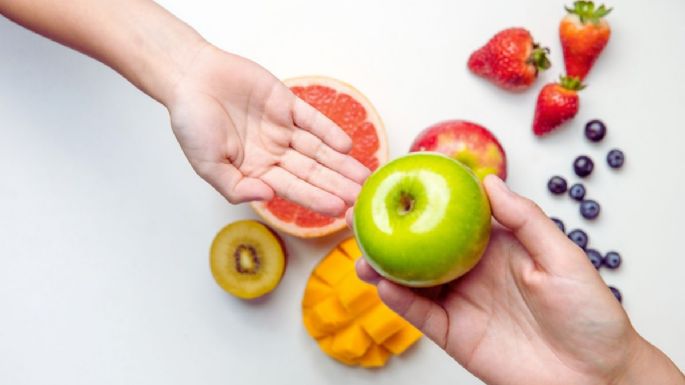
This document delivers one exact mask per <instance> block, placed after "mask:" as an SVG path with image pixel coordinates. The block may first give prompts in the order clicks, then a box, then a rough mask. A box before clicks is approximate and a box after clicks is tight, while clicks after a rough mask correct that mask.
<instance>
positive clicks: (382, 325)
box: [360, 305, 407, 344]
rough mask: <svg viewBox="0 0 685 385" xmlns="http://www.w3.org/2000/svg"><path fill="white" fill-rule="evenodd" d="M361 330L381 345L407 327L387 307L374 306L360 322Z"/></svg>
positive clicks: (405, 323) (402, 320) (400, 318)
mask: <svg viewBox="0 0 685 385" xmlns="http://www.w3.org/2000/svg"><path fill="white" fill-rule="evenodd" d="M360 323H361V326H362V328H364V331H366V332H367V333H368V334H369V336H370V337H371V338H372V339H373V340H374V342H376V343H377V344H382V343H383V342H384V341H385V340H386V339H388V337H390V336H392V335H393V334H395V333H397V332H399V331H400V329H402V328H403V327H405V326H406V325H407V321H405V320H404V319H402V317H400V316H399V315H397V313H395V312H394V311H392V310H390V308H388V307H387V306H381V305H379V306H374V307H373V309H371V310H370V311H369V312H368V313H366V314H365V315H364V317H363V318H362V319H361V321H360Z"/></svg>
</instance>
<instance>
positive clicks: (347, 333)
mask: <svg viewBox="0 0 685 385" xmlns="http://www.w3.org/2000/svg"><path fill="white" fill-rule="evenodd" d="M372 342H373V341H371V338H370V337H369V336H368V335H367V334H366V333H365V332H364V330H362V328H361V327H360V326H359V325H357V324H354V323H353V324H350V326H348V327H346V328H345V329H343V330H341V331H339V332H338V333H336V334H335V336H334V337H333V345H332V346H331V350H332V351H333V353H334V354H335V356H336V357H345V358H349V359H355V358H359V357H361V356H363V355H364V353H366V351H367V350H368V349H369V346H371V343H372Z"/></svg>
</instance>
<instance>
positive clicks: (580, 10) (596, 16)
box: [565, 1, 612, 24]
mask: <svg viewBox="0 0 685 385" xmlns="http://www.w3.org/2000/svg"><path fill="white" fill-rule="evenodd" d="M565 8H566V11H567V12H568V13H570V14H574V15H578V17H579V18H580V22H581V23H583V24H587V23H588V22H590V23H592V24H599V21H600V20H602V18H603V17H604V16H606V15H608V14H609V12H611V10H612V8H607V7H605V6H604V4H602V5H600V6H599V7H596V8H595V3H593V2H592V1H575V2H573V8H569V7H565Z"/></svg>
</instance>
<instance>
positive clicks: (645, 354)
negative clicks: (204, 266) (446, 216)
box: [348, 176, 685, 385]
mask: <svg viewBox="0 0 685 385" xmlns="http://www.w3.org/2000/svg"><path fill="white" fill-rule="evenodd" d="M484 184H485V187H486V190H487V193H488V196H489V198H490V203H491V206H492V211H493V215H494V217H495V219H496V220H497V222H498V223H495V224H494V225H493V231H492V235H491V241H490V244H489V245H488V248H487V250H486V252H485V254H484V255H483V257H482V260H481V261H480V262H479V264H478V265H476V267H475V268H474V269H473V270H472V271H470V272H469V273H468V274H466V275H465V276H464V277H462V278H460V279H458V280H456V281H454V282H452V283H450V284H447V285H445V286H444V287H443V288H442V291H441V292H440V294H439V295H437V296H436V295H434V294H435V289H433V290H429V292H432V293H433V295H426V293H427V292H426V291H425V290H415V289H410V288H407V287H403V286H398V285H396V284H394V283H392V282H390V281H387V280H385V279H382V278H381V277H380V276H379V275H378V274H377V273H376V272H375V271H373V270H372V268H371V267H370V265H369V264H368V263H366V262H365V261H364V260H363V259H360V260H359V262H358V265H357V273H358V274H359V276H360V277H361V278H362V279H363V280H365V281H367V282H370V283H375V284H377V287H378V293H379V295H380V297H381V299H382V300H383V302H384V303H386V304H387V305H388V306H389V307H390V308H392V309H393V310H395V311H396V312H397V313H398V314H400V315H402V316H403V317H405V318H406V319H407V320H408V321H409V322H411V323H412V324H414V325H415V326H416V327H418V328H419V329H420V330H421V331H422V332H423V333H424V334H425V335H426V336H428V337H429V338H430V339H432V340H433V341H434V342H435V343H437V344H438V345H439V346H440V347H441V348H443V349H444V350H445V351H446V352H447V353H448V354H449V355H450V356H452V357H453V358H454V359H455V360H456V361H457V362H459V363H460V364H461V365H462V366H464V367H465V368H466V369H467V370H468V371H470V372H471V373H473V374H474V375H476V376H477V377H479V378H480V379H482V380H483V381H484V382H486V383H487V384H490V385H499V384H502V385H504V384H506V385H519V384H520V385H537V384H541V385H542V384H544V385H552V384H564V385H572V384H579V385H580V384H584V385H585V384H639V383H650V384H651V383H655V384H656V383H659V384H683V383H685V377H683V376H682V373H680V372H679V371H678V369H677V368H676V367H675V365H673V364H672V363H671V362H670V360H668V358H667V357H666V356H665V355H663V353H661V352H660V351H658V349H656V348H654V347H653V346H651V345H649V344H648V343H647V342H646V341H645V340H644V339H642V338H641V337H640V336H639V335H638V334H637V332H636V331H635V330H634V328H633V327H632V325H631V324H630V321H629V319H628V316H627V315H626V313H625V312H624V310H623V308H622V307H621V305H620V304H619V302H618V301H617V300H616V299H615V298H614V296H613V295H612V294H611V292H610V291H609V289H608V288H607V286H606V285H605V283H604V282H603V281H602V278H601V277H600V275H599V274H598V273H597V271H596V270H595V268H594V267H593V266H592V264H591V263H590V262H589V260H588V258H587V256H586V255H585V253H584V252H583V250H581V249H580V248H579V247H577V246H576V245H575V244H573V243H572V242H571V241H570V240H569V239H568V238H567V237H566V235H565V234H564V233H563V232H561V231H559V230H558V228H557V227H556V225H555V224H554V223H553V222H552V221H551V220H549V218H548V217H547V216H546V215H545V214H544V213H543V212H542V210H540V208H538V207H537V206H536V205H535V204H534V203H533V202H531V201H529V200H527V199H525V198H522V197H520V196H518V195H516V194H515V193H513V192H511V191H509V189H508V188H507V187H506V185H505V184H504V183H503V182H502V181H501V180H500V179H499V178H497V177H493V176H489V177H487V178H486V180H485V183H484ZM349 215H350V213H348V220H349V219H350V218H349ZM655 370H656V373H654V371H655ZM664 374H666V375H667V377H664ZM640 376H642V377H640ZM645 376H646V378H650V380H649V381H647V382H641V381H640V380H639V379H644V378H645ZM656 378H661V379H663V381H662V382H660V381H657V380H655V379H656Z"/></svg>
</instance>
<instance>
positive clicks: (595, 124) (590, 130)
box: [585, 119, 607, 142]
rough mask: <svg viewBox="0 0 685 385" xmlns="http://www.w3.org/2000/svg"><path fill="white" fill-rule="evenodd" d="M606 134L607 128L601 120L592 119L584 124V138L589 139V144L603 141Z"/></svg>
mask: <svg viewBox="0 0 685 385" xmlns="http://www.w3.org/2000/svg"><path fill="white" fill-rule="evenodd" d="M606 133H607V127H606V126H605V125H604V122H602V121H601V120H598V119H594V120H591V121H589V122H587V124H585V137H586V138H588V139H590V141H591V142H599V141H600V140H602V139H604V135H606Z"/></svg>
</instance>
